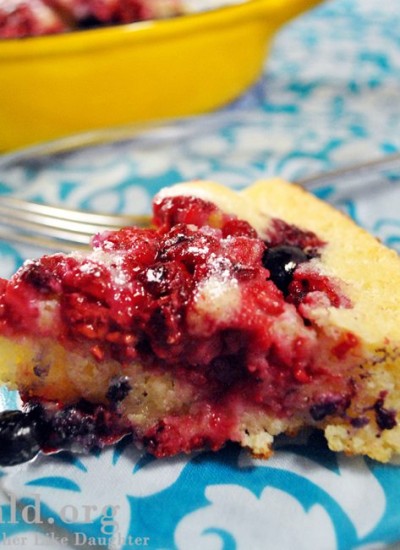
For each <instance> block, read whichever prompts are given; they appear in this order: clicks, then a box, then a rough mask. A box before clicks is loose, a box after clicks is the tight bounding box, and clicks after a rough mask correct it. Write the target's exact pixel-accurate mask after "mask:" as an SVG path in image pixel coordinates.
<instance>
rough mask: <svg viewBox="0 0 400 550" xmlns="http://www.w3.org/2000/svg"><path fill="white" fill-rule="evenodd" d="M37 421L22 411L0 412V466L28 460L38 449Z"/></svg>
mask: <svg viewBox="0 0 400 550" xmlns="http://www.w3.org/2000/svg"><path fill="white" fill-rule="evenodd" d="M39 440H40V435H39V430H38V425H37V422H36V421H35V420H34V419H33V418H32V417H31V415H30V414H28V413H24V412H22V411H5V412H2V413H0V466H14V465H15V464H21V463H22V462H28V461H29V460H31V459H32V458H34V457H35V456H36V455H37V454H38V452H39V451H40V442H39Z"/></svg>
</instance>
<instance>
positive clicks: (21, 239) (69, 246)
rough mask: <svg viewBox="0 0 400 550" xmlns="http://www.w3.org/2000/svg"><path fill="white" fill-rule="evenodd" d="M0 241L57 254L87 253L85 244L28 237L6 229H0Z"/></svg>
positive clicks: (33, 236) (50, 238) (34, 236)
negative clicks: (43, 249)
mask: <svg viewBox="0 0 400 550" xmlns="http://www.w3.org/2000/svg"><path fill="white" fill-rule="evenodd" d="M0 240H2V241H7V242H13V243H20V244H25V245H29V246H30V247H34V248H45V249H47V250H52V251H57V252H71V250H75V251H76V250H77V251H87V250H88V249H89V246H88V244H89V243H87V244H79V243H76V242H74V241H65V240H64V241H62V240H58V239H54V238H52V237H42V236H40V235H39V236H38V235H30V234H28V233H19V232H16V231H11V230H7V229H2V228H0Z"/></svg>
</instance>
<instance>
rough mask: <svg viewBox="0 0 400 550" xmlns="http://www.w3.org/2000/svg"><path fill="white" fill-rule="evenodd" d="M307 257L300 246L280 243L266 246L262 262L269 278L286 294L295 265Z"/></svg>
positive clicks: (304, 260)
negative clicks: (268, 273) (270, 246)
mask: <svg viewBox="0 0 400 550" xmlns="http://www.w3.org/2000/svg"><path fill="white" fill-rule="evenodd" d="M308 259H309V258H308V256H307V254H306V253H305V252H304V251H303V250H302V249H301V248H299V247H297V246H291V245H285V244H282V245H278V246H274V247H272V248H267V250H266V251H265V252H264V255H263V258H262V262H263V265H264V267H266V268H267V269H268V271H269V272H270V277H271V280H272V281H273V282H274V283H275V284H276V286H277V287H278V288H279V289H280V290H282V292H283V293H285V294H286V293H287V291H288V287H289V284H290V283H291V281H292V278H293V273H294V271H295V269H296V267H297V266H298V265H299V264H301V263H303V262H306V261H307V260H308Z"/></svg>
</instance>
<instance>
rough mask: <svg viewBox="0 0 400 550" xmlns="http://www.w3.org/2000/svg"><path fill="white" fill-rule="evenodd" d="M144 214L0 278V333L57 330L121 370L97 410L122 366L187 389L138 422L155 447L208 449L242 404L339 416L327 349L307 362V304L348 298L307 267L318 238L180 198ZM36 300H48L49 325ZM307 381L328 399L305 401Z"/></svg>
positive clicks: (310, 341)
mask: <svg viewBox="0 0 400 550" xmlns="http://www.w3.org/2000/svg"><path fill="white" fill-rule="evenodd" d="M154 210H155V214H154V224H155V227H154V228H153V229H146V230H144V229H138V228H133V227H129V228H125V229H122V230H120V231H117V232H106V233H104V234H102V235H97V236H96V237H95V238H94V239H93V251H92V252H91V253H90V254H88V255H79V254H71V255H69V256H64V255H61V254H59V255H54V256H47V257H46V256H45V257H43V258H42V259H40V260H36V261H33V262H27V263H26V264H25V265H24V266H23V267H22V268H21V270H20V271H19V272H18V273H17V274H16V275H15V276H14V277H13V278H12V279H11V281H10V282H9V283H4V282H2V283H1V285H0V292H1V295H0V306H1V307H0V330H1V331H2V332H3V333H7V334H9V335H13V334H27V333H28V334H31V335H33V336H35V337H36V336H38V335H41V336H48V335H51V336H53V335H54V334H56V336H57V339H58V341H59V342H60V343H61V344H62V345H63V346H65V347H66V348H67V349H71V350H74V349H75V348H76V347H77V346H78V349H79V350H81V352H82V353H87V354H90V355H91V356H92V357H94V358H95V360H96V361H97V362H98V364H99V365H101V364H102V362H106V361H110V360H111V361H114V360H116V361H117V362H118V363H119V364H120V365H121V367H122V371H121V373H120V375H118V376H117V377H114V378H113V379H112V381H111V382H110V386H109V387H108V388H105V392H104V395H105V401H106V403H107V406H108V408H109V410H113V409H114V410H115V411H118V410H120V406H121V403H122V404H124V403H125V401H129V399H131V394H132V393H134V391H135V389H134V388H133V386H134V383H135V380H134V379H132V378H129V375H130V374H129V368H130V367H129V365H131V364H135V362H137V363H138V364H140V365H142V367H143V368H144V369H147V372H148V373H153V374H159V373H167V374H171V375H172V376H173V378H174V380H176V381H177V382H178V383H182V384H183V386H182V387H190V388H191V391H192V394H191V397H190V399H189V398H188V401H187V403H186V404H185V407H186V409H185V413H182V411H180V412H179V414H176V413H174V410H172V412H171V413H170V414H165V416H164V418H163V419H162V420H161V421H160V420H159V421H157V422H156V423H155V424H154V425H153V426H151V427H149V428H146V429H144V430H143V429H142V431H141V433H142V438H144V439H145V440H146V441H147V443H148V445H149V446H150V447H151V448H152V450H153V451H154V452H155V453H156V454H160V455H162V454H172V449H173V448H175V449H178V450H179V449H181V450H185V449H187V450H189V449H192V448H194V447H200V446H202V445H203V444H204V443H207V444H208V445H209V446H211V447H213V448H217V447H219V446H221V445H222V444H223V442H224V441H226V440H227V439H229V438H232V430H233V429H234V425H235V421H236V416H237V414H238V409H240V407H241V405H240V404H243V403H247V404H251V406H254V407H257V408H258V409H259V410H262V411H264V412H265V413H267V414H268V413H271V414H273V415H275V416H278V417H282V418H285V417H290V416H291V415H292V414H295V413H299V412H300V413H301V414H304V415H306V414H310V415H311V418H313V419H314V420H317V421H318V420H319V419H321V418H323V417H325V416H326V415H329V414H332V412H333V411H335V412H337V411H340V412H343V414H344V411H345V409H346V403H348V399H349V396H350V395H351V393H352V392H353V391H354V388H353V387H350V386H349V384H348V382H347V381H346V380H347V377H346V376H344V375H343V374H341V373H338V372H331V371H330V370H329V362H328V361H327V360H328V357H326V358H324V359H323V360H321V361H320V362H318V361H317V360H316V358H318V353H316V350H317V349H318V345H319V343H318V338H319V337H320V335H319V332H318V328H317V327H314V326H313V323H312V318H311V317H312V316H310V315H309V311H310V308H312V304H313V301H315V303H317V304H321V300H322V301H323V300H325V301H326V302H327V303H328V305H333V306H334V307H343V306H344V307H348V305H349V304H348V303H347V302H346V300H345V298H344V297H343V296H342V295H341V293H340V291H339V290H338V287H337V285H336V284H335V283H334V282H333V281H331V280H330V279H329V278H327V277H324V276H322V275H320V274H319V273H318V272H317V271H316V269H315V268H314V267H312V264H311V263H310V262H309V260H310V259H313V258H316V257H317V256H318V255H319V254H320V253H321V251H322V250H323V247H324V246H325V244H324V243H323V242H322V241H321V240H319V239H318V237H317V236H316V235H314V234H312V233H311V232H304V231H301V230H300V229H298V228H296V227H294V226H289V225H287V224H285V223H284V222H281V221H279V220H274V222H273V223H272V226H271V227H270V228H269V232H268V234H269V240H268V242H265V241H263V240H262V239H260V238H259V237H258V236H257V234H256V232H255V231H254V229H253V228H252V227H251V226H250V225H249V224H248V223H247V222H245V221H243V220H239V219H237V218H235V217H234V216H231V215H226V214H224V213H223V212H222V211H220V210H219V209H218V208H217V207H216V206H215V205H213V204H211V203H208V202H205V201H203V200H201V199H197V198H193V197H174V198H168V199H164V200H162V201H159V202H157V203H156V204H155V207H154ZM43 303H46V304H53V306H54V307H53V309H52V312H53V318H52V321H51V323H50V324H48V323H47V324H46V323H44V321H43V316H44V314H43ZM54 304H55V305H54ZM356 346H357V340H356V339H355V338H354V337H352V335H348V334H344V335H343V337H342V340H340V341H335V342H334V344H332V347H331V349H330V350H329V348H328V352H329V353H332V355H334V356H335V357H339V356H340V357H341V358H344V359H345V358H346V355H347V354H348V353H350V352H351V351H352V350H353V348H354V347H356ZM99 368H100V367H99ZM124 369H128V370H127V371H126V372H124ZM38 376H39V374H38ZM320 385H323V386H326V387H328V388H329V396H327V397H326V399H325V400H323V401H321V400H319V401H318V402H314V396H315V395H317V394H318V392H319V386H320ZM132 388H133V389H132ZM144 397H145V396H144ZM69 406H73V404H69ZM310 407H311V408H310ZM168 410H169V409H168ZM206 413H207V414H206ZM71 414H72V413H71ZM96 414H97V413H96ZM92 416H93V415H92ZM381 416H382V417H383V415H382V414H381ZM96 418H97V416H96ZM183 418H185V420H183ZM186 424H187V425H188V426H189V425H191V426H192V427H193V426H195V427H196V429H194V430H190V429H189V428H185V426H186ZM91 429H92V428H91ZM93 429H94V428H93ZM132 429H133V430H135V425H134V422H133V427H132ZM138 429H139V428H138ZM139 431H140V429H139ZM90 433H91V434H92V431H91V432H90Z"/></svg>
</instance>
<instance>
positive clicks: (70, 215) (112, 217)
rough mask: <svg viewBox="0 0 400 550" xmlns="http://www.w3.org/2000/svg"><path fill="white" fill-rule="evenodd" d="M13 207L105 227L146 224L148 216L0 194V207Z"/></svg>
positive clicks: (147, 223) (28, 213)
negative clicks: (78, 208) (102, 211)
mask: <svg viewBox="0 0 400 550" xmlns="http://www.w3.org/2000/svg"><path fill="white" fill-rule="evenodd" d="M2 206H4V207H5V208H9V209H13V210H15V211H21V212H24V213H26V214H27V215H30V214H32V215H33V214H37V215H39V216H40V217H41V218H42V217H43V216H44V217H49V218H56V219H63V220H69V221H76V222H83V221H84V223H85V224H86V223H87V224H90V225H93V226H95V225H99V226H101V227H102V228H105V227H109V228H112V227H117V228H118V227H123V226H128V225H136V226H143V227H145V226H148V225H149V216H146V215H127V214H97V213H94V212H87V211H83V210H74V209H70V208H64V207H59V206H49V205H47V204H39V203H36V202H29V201H25V200H21V199H17V198H16V197H9V196H2V197H1V199H0V207H2Z"/></svg>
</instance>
